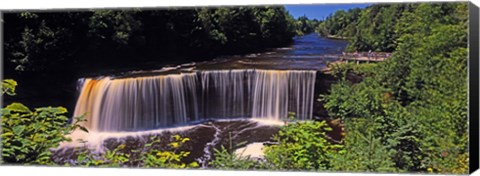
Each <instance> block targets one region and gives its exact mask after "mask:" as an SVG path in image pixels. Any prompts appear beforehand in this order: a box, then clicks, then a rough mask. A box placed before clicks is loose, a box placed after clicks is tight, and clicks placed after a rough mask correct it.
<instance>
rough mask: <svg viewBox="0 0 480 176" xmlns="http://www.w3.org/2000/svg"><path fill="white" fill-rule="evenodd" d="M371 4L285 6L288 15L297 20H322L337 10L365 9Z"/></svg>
mask: <svg viewBox="0 0 480 176" xmlns="http://www.w3.org/2000/svg"><path fill="white" fill-rule="evenodd" d="M369 5H371V4H367V3H365V4H312V5H307V4H305V5H285V8H286V9H287V10H288V11H289V12H290V14H291V15H292V16H293V17H295V18H298V17H300V16H303V15H306V16H307V17H308V18H309V19H313V18H316V19H318V20H322V19H324V18H326V17H327V16H328V15H330V14H332V13H334V12H335V11H337V10H348V9H352V8H355V7H359V8H365V7H367V6H369Z"/></svg>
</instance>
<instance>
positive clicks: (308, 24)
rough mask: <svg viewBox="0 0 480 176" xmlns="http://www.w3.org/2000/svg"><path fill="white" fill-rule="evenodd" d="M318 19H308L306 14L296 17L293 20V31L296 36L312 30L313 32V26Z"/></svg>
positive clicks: (317, 22) (316, 23)
mask: <svg viewBox="0 0 480 176" xmlns="http://www.w3.org/2000/svg"><path fill="white" fill-rule="evenodd" d="M318 24H319V21H318V20H317V19H313V20H311V19H308V17H307V16H305V15H304V16H301V17H298V19H297V20H296V22H295V27H296V30H295V33H296V35H298V36H302V35H305V34H309V33H312V32H315V27H316V26H318Z"/></svg>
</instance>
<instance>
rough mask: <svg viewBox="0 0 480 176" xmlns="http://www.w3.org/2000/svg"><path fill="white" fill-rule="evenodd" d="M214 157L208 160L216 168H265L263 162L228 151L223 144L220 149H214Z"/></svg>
mask: <svg viewBox="0 0 480 176" xmlns="http://www.w3.org/2000/svg"><path fill="white" fill-rule="evenodd" d="M214 151H215V153H214V156H215V159H214V160H212V161H211V162H210V165H211V166H212V167H213V168H216V169H223V170H226V169H241V170H251V169H265V165H264V162H262V161H260V160H255V159H252V158H250V157H249V156H238V155H236V154H235V153H233V152H229V151H228V150H227V149H226V148H225V147H224V146H222V147H221V149H220V150H219V149H214Z"/></svg>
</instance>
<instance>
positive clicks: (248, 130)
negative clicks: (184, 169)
mask: <svg viewBox="0 0 480 176" xmlns="http://www.w3.org/2000/svg"><path fill="white" fill-rule="evenodd" d="M278 130H279V126H278V125H271V124H265V123H263V122H257V121H254V120H229V121H210V122H205V123H202V124H198V125H195V126H194V127H192V128H187V129H185V130H165V131H159V132H155V133H148V132H145V133H144V134H143V135H142V134H135V135H130V136H129V135H128V134H126V135H123V136H121V137H119V136H117V137H111V138H107V139H105V140H103V141H97V142H98V143H99V144H100V145H101V147H97V150H96V151H92V152H102V150H105V149H110V150H112V149H115V148H116V147H117V146H119V145H121V144H126V145H125V148H124V149H122V151H124V152H126V153H130V151H132V150H134V149H139V148H142V147H144V145H145V144H146V143H147V142H148V141H149V139H150V137H151V136H155V137H157V138H159V139H160V140H161V145H160V146H156V147H158V148H159V149H165V148H166V147H167V144H169V143H170V142H172V139H171V136H173V135H175V134H178V135H180V136H182V137H186V138H190V141H188V142H187V143H186V145H184V146H182V148H181V150H185V151H189V152H190V155H189V156H188V157H187V158H185V159H184V161H183V162H186V163H189V162H193V161H198V162H199V163H200V165H201V166H204V167H208V162H209V161H211V160H212V159H213V153H214V148H217V149H219V148H221V146H222V145H223V146H225V147H229V146H230V144H232V147H233V148H232V149H238V148H241V147H245V146H246V145H248V144H251V143H258V142H260V143H261V142H265V141H271V138H272V136H273V135H274V134H276V133H277V132H278ZM76 157H77V152H76V151H75V149H74V147H73V146H70V147H68V146H66V147H63V148H60V149H57V150H55V151H54V152H53V157H52V158H53V159H54V161H55V162H56V163H58V164H66V163H68V164H70V165H73V166H75V165H76V163H75V160H76ZM131 157H136V156H131ZM136 164H137V163H131V165H128V166H136Z"/></svg>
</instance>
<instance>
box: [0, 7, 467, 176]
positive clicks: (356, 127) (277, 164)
mask: <svg viewBox="0 0 480 176" xmlns="http://www.w3.org/2000/svg"><path fill="white" fill-rule="evenodd" d="M3 18H4V19H3V20H4V21H5V22H4V36H6V37H5V39H4V44H3V47H4V51H5V52H4V53H5V54H4V56H3V57H4V59H5V61H4V63H5V65H4V68H5V69H4V75H5V76H4V77H5V80H3V82H2V92H1V93H2V98H4V102H6V103H7V104H9V105H7V106H5V107H3V108H2V111H1V114H2V136H1V138H2V160H1V161H0V162H4V163H5V164H42V165H58V163H55V162H54V161H52V159H51V156H52V152H51V151H50V148H55V147H57V146H58V145H59V143H60V142H62V141H68V140H71V139H69V138H68V137H66V136H65V135H67V134H70V133H71V132H72V131H73V130H75V129H79V130H83V131H88V130H87V129H85V128H84V127H82V126H81V125H80V124H79V123H70V121H71V119H69V118H68V117H69V115H70V114H69V111H68V110H67V109H66V108H63V107H59V106H67V104H69V103H70V104H71V101H73V97H70V98H65V94H67V92H69V91H72V90H68V89H64V87H66V85H71V84H73V83H74V82H75V81H76V78H78V77H80V76H86V75H90V74H99V73H102V72H105V70H108V71H111V70H117V71H118V70H122V69H129V68H132V67H133V68H134V67H140V66H144V67H145V66H147V67H148V66H149V65H152V64H157V65H158V64H171V63H182V62H184V61H187V60H188V61H190V60H192V58H195V59H198V60H202V59H204V60H207V59H210V58H213V57H216V56H221V55H234V54H245V53H253V52H258V51H261V50H266V49H268V48H274V47H281V46H286V45H288V44H289V43H290V42H292V38H293V37H295V36H301V35H304V34H308V33H312V32H315V33H318V35H320V36H323V37H330V38H339V39H342V40H348V41H349V44H348V46H347V48H346V51H347V52H353V51H369V50H372V51H378V52H391V53H392V56H391V57H390V58H389V59H387V60H386V61H384V62H379V63H368V64H359V65H356V64H348V63H347V64H343V63H341V64H330V65H329V67H330V69H331V70H332V72H331V75H332V76H333V77H334V78H335V79H336V80H337V82H336V83H335V84H333V85H332V86H331V87H330V89H329V91H328V93H327V94H320V95H316V101H319V102H322V103H323V104H324V107H325V109H326V110H327V112H328V117H325V118H326V119H329V120H338V121H339V123H340V124H341V126H342V128H343V133H342V136H343V139H342V140H341V141H332V140H330V139H329V136H328V135H327V133H328V132H330V131H332V127H331V126H329V124H328V123H326V121H325V120H311V121H297V120H295V115H294V114H291V115H290V117H291V119H292V122H291V123H286V125H284V126H282V127H281V128H280V130H279V132H278V134H276V135H275V136H274V137H273V140H274V141H275V142H276V143H277V145H271V146H267V147H266V149H265V158H264V159H262V160H257V159H252V158H249V157H241V156H237V155H235V153H233V150H232V148H231V146H230V147H228V146H224V147H222V148H220V149H215V154H214V159H213V160H212V161H211V162H210V164H209V167H210V168H214V169H257V170H265V169H267V170H306V171H340V172H345V171H346V172H408V173H410V172H415V173H454V174H466V173H467V172H468V158H469V151H468V116H467V112H468V111H467V108H468V96H467V94H468V86H467V63H468V40H467V39H468V31H467V30H468V6H467V3H463V2H462V3H460V2H458V3H457V2H455V3H398V4H373V5H371V6H369V7H367V8H364V9H360V8H354V9H350V10H348V11H344V10H340V11H337V12H335V13H333V14H331V15H330V16H329V17H327V18H326V19H325V20H321V21H319V20H316V19H308V18H307V17H306V16H303V17H299V18H298V19H295V18H293V17H292V16H291V15H290V14H289V13H288V11H286V10H285V8H283V7H239V8H223V7H222V8H215V9H213V8H211V9H209V8H198V9H166V10H161V11H160V10H159V11H157V10H148V9H129V10H91V11H88V12H84V11H72V12H68V13H60V12H33V11H32V12H21V13H17V12H15V13H5V14H4V15H3ZM193 56H195V57H193ZM195 59H193V60H195ZM52 75H55V76H52ZM352 75H355V76H360V77H361V80H360V81H352V80H350V79H349V78H350V77H351V76H352ZM12 79H13V80H12ZM14 80H16V81H14ZM17 81H18V83H17ZM17 84H18V86H17ZM29 87H35V88H37V87H39V88H38V90H30V89H29ZM46 90H49V91H51V92H53V93H51V94H50V95H48V96H47V95H44V94H43V93H42V92H44V91H46ZM47 92H48V91H47ZM22 94H23V95H22ZM27 95H28V96H34V97H36V98H37V100H38V101H37V102H25V103H24V104H21V103H17V102H22V101H24V100H25V99H26V97H27ZM22 96H24V97H22ZM72 96H73V95H72ZM43 98H48V99H52V100H49V101H46V100H45V101H42V100H41V99H43ZM33 106H37V107H42V108H29V107H33ZM49 106H50V107H49ZM51 106H53V107H51ZM67 107H69V106H67ZM75 119H76V121H77V122H82V121H84V120H85V118H83V117H75ZM189 140H190V139H189V138H185V137H182V136H172V138H171V139H170V141H169V143H168V144H167V145H166V146H165V147H161V149H160V148H155V146H158V145H160V141H159V140H158V139H156V138H152V139H151V140H150V141H149V143H148V144H146V145H145V146H144V147H143V148H142V149H138V150H135V151H134V152H133V153H132V152H130V153H129V152H126V149H125V148H126V146H125V145H119V146H118V147H117V148H115V149H113V150H110V151H107V152H106V153H105V154H96V153H90V152H88V151H86V150H85V149H82V148H79V149H78V156H77V162H76V163H77V166H103V167H112V166H113V167H119V166H133V167H167V168H198V167H199V163H196V162H189V163H185V162H184V158H185V157H187V156H188V155H189V153H190V152H189V151H185V150H181V146H182V145H186V144H188V142H189Z"/></svg>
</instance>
